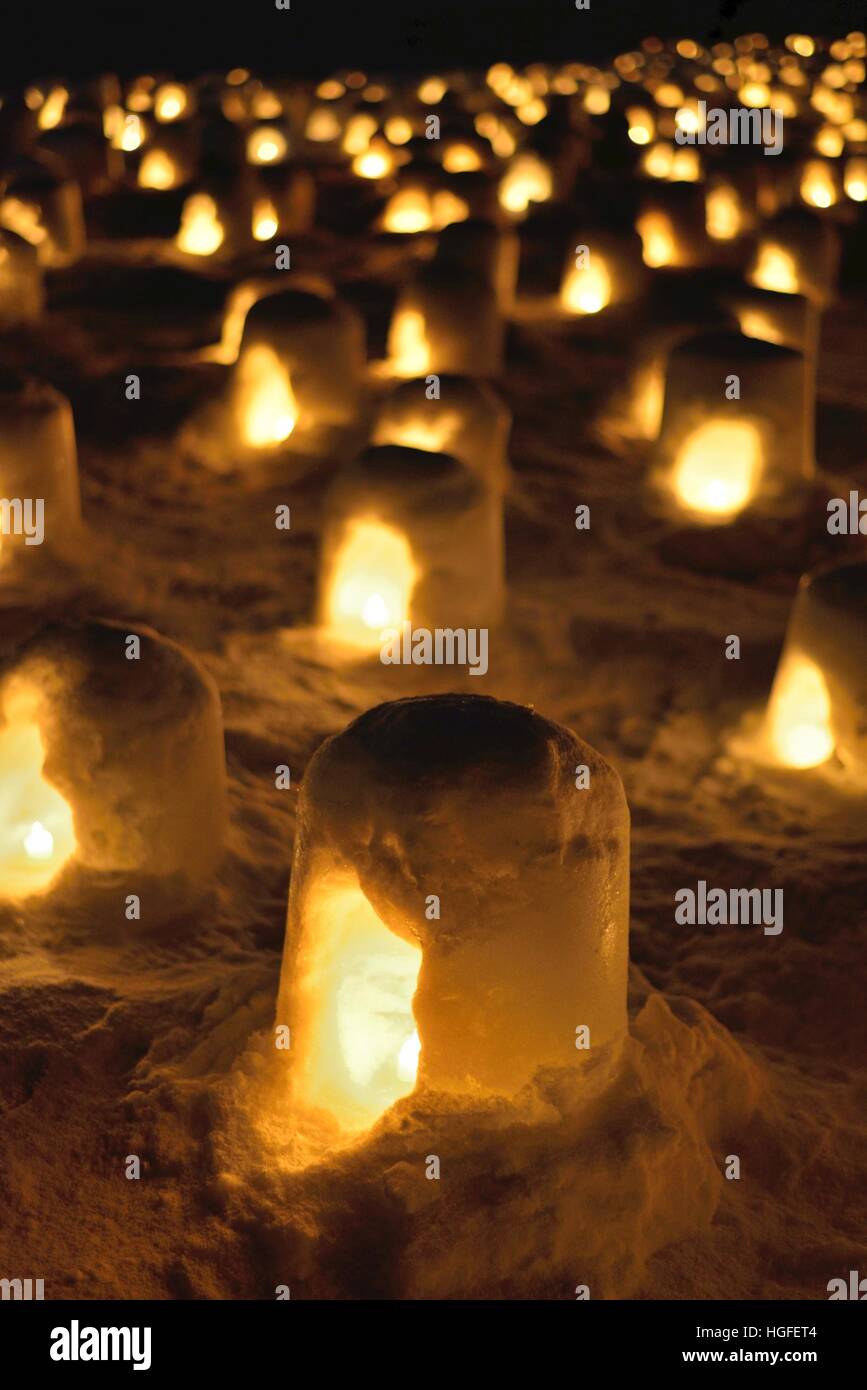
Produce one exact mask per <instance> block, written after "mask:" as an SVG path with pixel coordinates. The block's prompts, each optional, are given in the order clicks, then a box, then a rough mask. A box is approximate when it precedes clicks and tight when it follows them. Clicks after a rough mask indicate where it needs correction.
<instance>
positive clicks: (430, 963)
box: [276, 694, 629, 1137]
mask: <svg viewBox="0 0 867 1390" xmlns="http://www.w3.org/2000/svg"><path fill="white" fill-rule="evenodd" d="M578 767H586V768H587V769H588V773H589V781H588V785H587V787H586V788H585V789H584V790H576V768H578ZM335 787H339V788H340V789H341V795H340V796H339V797H336V796H335V794H334V789H335ZM628 863H629V813H628V809H627V805H626V798H625V796H624V793H623V787H622V784H621V782H620V778H619V777H618V775H617V773H616V772H615V771H614V769H613V768H612V767H611V766H610V765H609V764H608V763H606V762H605V761H604V759H603V758H602V757H600V755H599V754H598V753H596V752H595V750H594V749H592V748H591V747H590V746H589V745H588V744H586V743H584V742H582V741H581V740H580V739H579V738H577V737H576V735H575V734H573V733H572V732H571V730H569V729H566V728H564V727H563V726H561V725H559V724H555V723H553V722H552V721H550V720H548V719H544V718H543V717H542V716H540V715H538V714H536V713H535V712H534V711H533V710H531V709H529V708H525V707H523V706H519V705H513V704H507V703H505V702H501V701H497V700H492V699H489V698H486V697H485V696H475V695H451V694H450V695H438V696H427V697H421V698H416V699H407V700H396V701H394V702H392V703H389V704H384V705H379V706H377V707H376V708H374V709H372V710H369V711H367V713H365V714H363V715H361V717H360V718H359V719H357V720H355V722H354V723H353V724H350V725H349V727H348V728H346V729H344V730H343V731H342V732H341V733H339V734H336V735H335V736H333V737H332V738H329V739H328V740H326V742H325V743H324V744H322V746H321V747H320V748H319V749H318V751H317V752H316V753H315V754H314V756H313V758H312V759H311V761H310V763H309V764H308V767H307V771H306V773H305V776H304V781H303V783H302V788H301V795H300V803H299V821H298V835H297V838H296V848H295V857H294V863H293V868H292V880H291V887H290V892H289V907H288V915H287V923H286V944H285V947H284V952H283V968H282V972H281V978H280V989H279V995H278V1001H277V1015H276V1017H277V1022H278V1023H279V1024H287V1025H289V1026H290V1027H291V1028H292V1039H293V1044H292V1053H291V1064H292V1071H291V1081H290V1087H291V1096H292V1101H293V1103H295V1104H301V1105H303V1106H305V1107H307V1108H309V1109H310V1110H314V1111H324V1112H326V1116H327V1117H328V1119H330V1121H331V1122H332V1123H335V1124H336V1126H337V1131H338V1133H339V1131H343V1132H344V1133H345V1134H352V1133H359V1132H360V1131H363V1130H365V1129H368V1128H370V1126H371V1125H373V1124H374V1123H375V1122H376V1120H377V1119H378V1118H379V1117H380V1116H381V1115H382V1114H383V1113H384V1111H386V1110H387V1109H388V1108H389V1107H390V1106H391V1105H393V1104H394V1103H395V1101H397V1100H399V1099H400V1098H401V1097H403V1096H407V1095H409V1094H411V1093H412V1092H413V1091H414V1090H415V1089H416V1087H417V1086H419V1085H420V1086H423V1087H427V1088H430V1089H431V1090H434V1091H439V1092H441V1093H446V1094H449V1093H451V1094H453V1095H455V1096H467V1095H475V1096H484V1095H502V1096H512V1095H514V1094H515V1093H516V1092H518V1091H519V1090H521V1088H522V1087H524V1086H525V1085H527V1083H528V1082H530V1081H531V1080H532V1078H533V1076H534V1075H535V1073H536V1072H537V1070H538V1069H539V1068H551V1067H578V1066H580V1065H581V1063H582V1060H583V1059H584V1058H586V1057H587V1056H588V1052H587V1051H582V1050H579V1049H578V1048H577V1047H576V1030H577V1028H579V1027H582V1026H583V1027H586V1028H587V1030H588V1036H589V1043H590V1054H591V1055H593V1056H594V1057H598V1056H600V1055H603V1056H604V1049H605V1048H606V1046H608V1045H612V1046H614V1045H616V1043H617V1042H618V1041H619V1040H620V1039H621V1038H622V1037H623V1035H624V1034H625V1031H626V1026H627V1016H626V981H627V968H628V929H629V928H628V911H629V882H628ZM431 897H433V898H434V899H435V900H438V902H439V912H437V913H436V915H435V916H434V915H433V914H432V913H431V912H429V911H426V908H427V906H428V904H430V902H431ZM335 1137H337V1136H335Z"/></svg>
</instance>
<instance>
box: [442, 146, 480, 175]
mask: <svg viewBox="0 0 867 1390" xmlns="http://www.w3.org/2000/svg"><path fill="white" fill-rule="evenodd" d="M481 167H482V160H481V156H480V155H479V152H478V150H475V149H473V147H472V145H463V144H457V145H446V148H445V149H444V150H443V168H444V169H445V171H446V173H447V174H468V173H473V172H474V171H475V170H476V169H481Z"/></svg>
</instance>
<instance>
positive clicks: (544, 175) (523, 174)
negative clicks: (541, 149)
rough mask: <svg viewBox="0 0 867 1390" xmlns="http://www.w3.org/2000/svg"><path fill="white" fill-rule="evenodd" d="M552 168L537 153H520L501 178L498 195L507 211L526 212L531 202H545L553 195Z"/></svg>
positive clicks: (501, 205)
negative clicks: (537, 156) (538, 157)
mask: <svg viewBox="0 0 867 1390" xmlns="http://www.w3.org/2000/svg"><path fill="white" fill-rule="evenodd" d="M552 192H553V182H552V179H551V170H550V169H549V168H548V166H547V165H546V164H543V163H542V161H541V160H540V159H537V158H536V156H535V155H532V154H523V155H519V156H518V158H517V159H516V160H515V161H514V163H513V164H512V165H511V166H510V167H509V168H508V169H507V170H506V172H505V174H504V175H503V177H502V179H501V180H500V187H499V192H498V197H499V200H500V207H502V208H505V210H506V212H514V213H521V212H526V211H527V209H528V208H529V206H530V204H531V203H544V202H547V200H548V199H549V198H550V197H551V194H552Z"/></svg>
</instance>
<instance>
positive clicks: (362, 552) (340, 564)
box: [325, 519, 417, 650]
mask: <svg viewBox="0 0 867 1390" xmlns="http://www.w3.org/2000/svg"><path fill="white" fill-rule="evenodd" d="M416 578H417V574H416V568H415V565H414V563H413V558H412V551H411V550H410V548H409V544H408V542H407V540H406V537H405V536H403V535H401V534H400V532H398V531H395V530H393V529H392V528H391V527H390V526H385V525H383V524H382V522H379V521H368V520H364V519H360V520H358V521H355V522H353V523H352V525H351V526H350V528H349V530H348V533H347V536H346V539H345V541H344V542H343V545H342V547H341V550H340V553H339V555H338V557H337V560H336V562H335V565H334V569H333V572H332V574H331V576H330V581H329V582H330V587H329V591H328V595H327V599H326V612H325V625H326V626H327V627H328V628H329V629H330V630H331V632H332V633H333V635H334V636H335V637H337V638H338V639H339V640H340V641H342V642H347V643H352V644H353V645H355V646H361V647H367V648H368V649H371V650H375V649H376V648H377V647H379V645H380V642H381V636H382V633H383V631H384V630H385V629H386V628H390V627H400V625H401V623H402V622H404V621H406V619H408V618H409V604H410V599H411V597H412V591H413V587H414V585H415V582H416Z"/></svg>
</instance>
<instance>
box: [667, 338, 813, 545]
mask: <svg viewBox="0 0 867 1390" xmlns="http://www.w3.org/2000/svg"><path fill="white" fill-rule="evenodd" d="M732 377H736V378H737V382H738V386H737V390H738V391H739V393H740V395H739V398H736V397H734V395H732V398H729V397H728V395H727V382H728V381H729V380H730V379H731V378H732ZM806 387H807V380H806V374H805V371H804V358H803V355H802V354H801V353H799V352H795V351H793V350H791V349H790V348H784V347H778V346H776V345H775V344H773V343H766V342H763V341H761V340H760V339H757V338H749V337H746V336H744V335H743V334H740V333H704V334H699V335H697V336H695V337H691V338H688V339H686V340H685V341H683V342H681V343H680V344H678V345H677V346H676V347H674V348H673V349H672V351H671V353H670V355H669V358H668V366H667V369H666V376H665V403H664V407H663V416H662V427H661V431H660V436H659V443H658V446H657V450H656V466H655V468H654V472H653V481H654V483H655V484H656V485H657V486H658V487H659V488H660V489H661V490H662V491H663V492H664V493H665V494H666V496H667V499H668V504H669V507H670V508H674V509H676V510H678V511H680V512H684V513H686V514H687V515H689V516H690V517H691V518H692V519H694V520H695V521H697V522H700V523H705V524H709V525H711V524H726V523H729V522H732V521H734V520H735V518H736V517H738V516H740V514H741V513H743V512H744V511H746V510H748V509H749V510H756V509H757V510H760V511H764V510H767V509H768V508H770V507H776V508H779V507H780V506H781V505H783V504H784V503H789V502H791V501H793V500H795V499H799V500H801V499H802V493H803V489H804V484H805V480H806V479H807V478H809V477H810V476H811V475H812V472H813V458H812V452H811V450H810V448H809V446H808V441H807V438H806V427H805V426H806V413H807V412H806V407H805V403H804V396H805V391H806ZM812 404H813V403H812V402H811V408H812Z"/></svg>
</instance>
